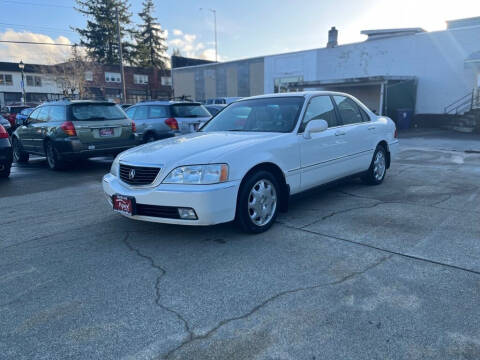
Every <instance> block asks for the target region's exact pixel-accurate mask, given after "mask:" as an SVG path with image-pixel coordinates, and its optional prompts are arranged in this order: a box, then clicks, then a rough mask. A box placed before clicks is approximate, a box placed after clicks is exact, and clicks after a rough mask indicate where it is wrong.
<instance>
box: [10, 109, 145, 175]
mask: <svg viewBox="0 0 480 360" xmlns="http://www.w3.org/2000/svg"><path fill="white" fill-rule="evenodd" d="M12 144H13V157H14V159H15V161H17V162H27V161H28V158H29V156H30V154H37V155H42V156H46V157H47V163H48V166H49V167H50V168H51V169H60V168H62V167H64V165H65V163H66V162H67V161H69V160H73V159H75V158H88V157H93V156H103V155H111V154H117V153H119V152H121V151H123V150H126V149H129V148H131V147H133V146H136V145H138V144H139V140H137V136H136V134H135V123H134V122H133V121H132V120H130V119H129V118H128V117H127V115H126V114H125V112H124V111H123V110H122V109H121V108H120V107H119V106H117V105H116V104H114V103H111V102H105V101H90V100H83V101H82V100H78V101H70V100H62V101H56V102H50V103H45V104H43V105H40V106H39V107H37V108H36V109H35V110H34V111H33V112H32V113H31V114H30V116H29V117H28V118H27V119H26V120H25V121H24V122H23V124H22V125H20V126H19V127H18V128H17V129H16V130H15V132H14V133H13V135H12Z"/></svg>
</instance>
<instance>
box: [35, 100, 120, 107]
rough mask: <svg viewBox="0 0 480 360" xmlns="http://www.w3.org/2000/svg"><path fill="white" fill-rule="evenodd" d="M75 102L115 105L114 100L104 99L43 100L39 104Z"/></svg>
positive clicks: (70, 103)
mask: <svg viewBox="0 0 480 360" xmlns="http://www.w3.org/2000/svg"><path fill="white" fill-rule="evenodd" d="M75 104H108V105H116V104H115V103H114V102H111V101H105V100H68V99H64V100H57V101H49V102H44V103H43V104H41V105H40V106H45V105H75Z"/></svg>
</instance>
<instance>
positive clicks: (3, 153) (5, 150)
mask: <svg viewBox="0 0 480 360" xmlns="http://www.w3.org/2000/svg"><path fill="white" fill-rule="evenodd" d="M12 162H13V151H12V147H11V145H10V139H0V165H2V166H10V165H11V164H12Z"/></svg>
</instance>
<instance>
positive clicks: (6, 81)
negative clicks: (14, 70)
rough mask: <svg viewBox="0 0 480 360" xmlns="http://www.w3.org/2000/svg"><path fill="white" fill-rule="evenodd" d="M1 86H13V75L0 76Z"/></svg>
mask: <svg viewBox="0 0 480 360" xmlns="http://www.w3.org/2000/svg"><path fill="white" fill-rule="evenodd" d="M0 85H13V78H12V75H11V74H0Z"/></svg>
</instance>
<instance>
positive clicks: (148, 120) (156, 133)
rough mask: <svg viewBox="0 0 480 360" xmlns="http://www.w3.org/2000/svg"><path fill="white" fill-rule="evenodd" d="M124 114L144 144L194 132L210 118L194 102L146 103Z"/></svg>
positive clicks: (201, 107)
mask: <svg viewBox="0 0 480 360" xmlns="http://www.w3.org/2000/svg"><path fill="white" fill-rule="evenodd" d="M126 113H127V115H128V117H129V118H130V119H132V120H133V121H135V124H136V126H137V135H138V136H139V137H141V138H142V139H143V141H144V142H151V141H156V140H160V139H166V138H168V137H172V136H175V135H180V134H187V133H191V132H195V131H197V130H198V129H199V128H200V127H201V126H202V125H203V124H204V123H205V122H207V121H208V120H209V119H210V118H211V115H210V113H209V112H208V111H207V109H205V107H204V106H203V105H202V104H200V103H196V102H178V101H148V102H142V103H138V104H136V105H133V106H131V107H129V108H128V109H127V110H126Z"/></svg>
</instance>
